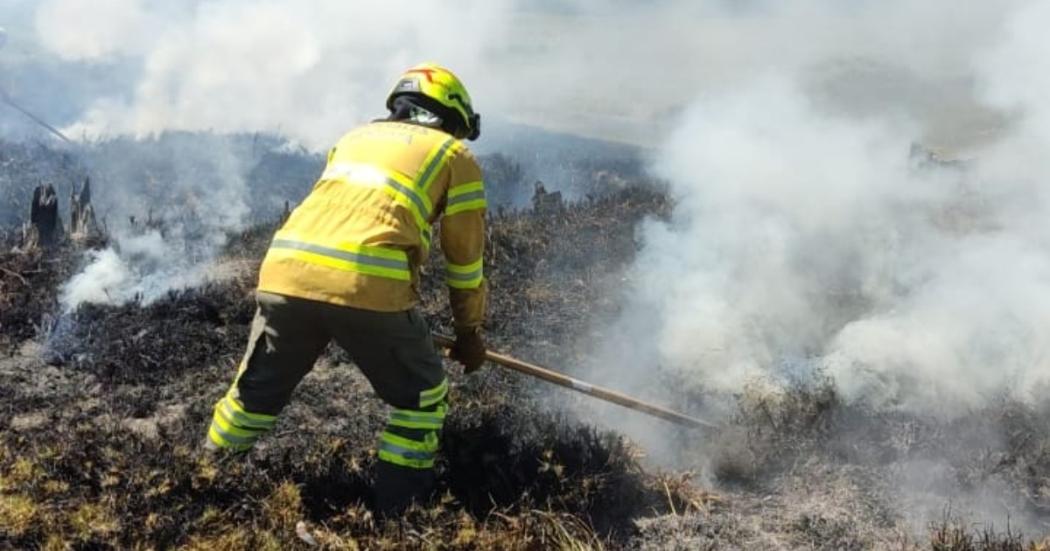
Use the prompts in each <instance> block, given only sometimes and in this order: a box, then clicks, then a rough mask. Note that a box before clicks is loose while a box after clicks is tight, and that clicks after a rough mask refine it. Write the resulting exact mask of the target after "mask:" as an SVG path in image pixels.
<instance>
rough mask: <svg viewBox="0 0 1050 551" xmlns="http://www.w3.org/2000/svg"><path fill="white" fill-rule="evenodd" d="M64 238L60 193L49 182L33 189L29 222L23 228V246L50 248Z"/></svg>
mask: <svg viewBox="0 0 1050 551" xmlns="http://www.w3.org/2000/svg"><path fill="white" fill-rule="evenodd" d="M61 238H62V220H61V219H60V218H59V217H58V194H57V193H55V188H53V187H51V185H49V184H45V185H40V186H37V187H36V189H34V190H33V202H32V204H31V205H30V207H29V223H28V224H26V225H25V226H24V227H23V229H22V248H23V249H27V250H28V249H33V248H36V247H43V248H48V247H52V246H54V245H55V244H57V243H58V242H59V240H60V239H61Z"/></svg>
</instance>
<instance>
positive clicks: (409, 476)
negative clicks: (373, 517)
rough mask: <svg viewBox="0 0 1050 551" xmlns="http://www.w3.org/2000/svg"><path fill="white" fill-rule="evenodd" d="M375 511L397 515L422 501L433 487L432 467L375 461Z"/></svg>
mask: <svg viewBox="0 0 1050 551" xmlns="http://www.w3.org/2000/svg"><path fill="white" fill-rule="evenodd" d="M375 472H376V482H375V487H374V488H373V490H374V492H375V511H376V514H378V515H379V516H381V517H386V518H391V517H393V516H396V515H399V514H401V513H402V512H404V510H405V509H407V508H408V506H409V505H411V504H412V502H413V501H415V502H416V503H423V502H424V501H426V499H427V498H428V497H430V492H431V491H433V489H434V478H435V477H434V469H413V468H411V467H402V466H400V465H394V464H393V463H387V462H386V461H378V462H376V471H375Z"/></svg>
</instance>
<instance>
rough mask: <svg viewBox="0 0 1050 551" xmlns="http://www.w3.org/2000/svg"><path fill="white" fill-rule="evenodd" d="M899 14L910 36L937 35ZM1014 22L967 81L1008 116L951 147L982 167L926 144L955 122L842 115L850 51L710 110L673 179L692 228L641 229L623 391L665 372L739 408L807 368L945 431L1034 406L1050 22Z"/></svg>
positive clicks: (611, 358) (620, 356)
mask: <svg viewBox="0 0 1050 551" xmlns="http://www.w3.org/2000/svg"><path fill="white" fill-rule="evenodd" d="M890 4H892V5H893V6H894V7H895V8H896V9H898V10H900V11H897V12H888V13H889V15H890V16H891V17H889V20H890V21H897V22H900V21H904V20H905V18H906V17H911V16H915V17H918V18H919V19H922V18H921V15H922V12H923V9H921V8H919V7H917V6H914V5H912V4H909V5H907V6H904V5H899V4H895V3H890ZM913 6H914V7H913ZM1013 6H1016V7H1013ZM1000 7H1006V6H1000ZM1011 7H1012V9H1008V10H1006V11H1005V13H1004V16H1003V17H1005V19H1002V20H1000V21H1002V22H1003V24H1002V26H1001V28H1000V29H999V30H998V32H996V33H991V34H988V33H986V34H982V35H980V36H979V37H977V39H976V40H975V41H974V43H975V44H976V45H977V46H979V48H978V49H974V50H971V51H967V53H968V55H969V56H970V57H969V62H968V64H957V66H958V67H963V68H966V69H967V72H965V73H962V74H961V76H960V77H959V79H960V80H962V81H964V82H965V81H972V82H976V83H977V85H976V87H975V88H976V89H977V90H979V91H980V95H977V96H973V99H972V100H973V102H974V103H975V105H978V108H980V106H979V103H981V102H983V103H984V104H985V105H986V106H987V107H985V108H984V109H985V112H988V110H990V109H997V110H1000V111H1001V112H1003V113H1004V115H1003V116H1002V117H998V118H997V117H993V116H986V115H980V114H979V113H978V114H977V115H980V116H983V117H984V119H983V120H984V121H985V122H984V123H983V124H984V127H983V128H981V129H980V130H981V132H979V133H980V134H981V135H979V136H948V137H947V138H948V140H947V141H952V140H953V139H954V140H955V141H956V142H965V143H967V144H968V145H969V147H970V149H969V151H967V152H966V153H964V155H966V156H968V157H972V158H971V159H970V160H969V161H968V162H965V163H956V164H951V163H938V162H931V160H930V159H929V158H927V154H926V152H924V151H923V150H922V149H921V148H913V143H915V142H917V141H922V140H923V139H925V138H928V136H929V133H928V132H929V128H930V125H931V124H936V122H935V121H934V122H933V123H931V120H930V118H929V117H924V116H922V115H923V113H922V112H915V111H914V110H907V111H905V112H904V113H903V114H902V113H901V112H900V111H894V110H891V109H869V110H860V111H857V110H851V109H842V108H841V105H839V103H838V102H840V101H842V99H843V98H835V97H829V96H828V95H827V94H826V93H823V92H825V91H826V90H820V89H815V88H814V86H815V85H814V71H818V72H819V71H820V70H822V69H823V68H826V67H828V65H827V62H828V61H833V60H836V59H842V57H843V56H847V59H848V56H849V55H850V54H851V53H852V50H851V45H850V43H849V42H842V43H836V42H834V41H833V42H831V43H822V44H820V46H822V48H823V50H822V51H820V52H819V53H820V54H822V55H823V57H820V56H817V57H814V58H813V60H812V61H813V63H812V64H811V65H810V66H809V67H799V68H800V69H804V70H800V71H794V70H774V71H769V72H768V73H767V75H766V76H762V77H758V78H755V79H752V80H751V81H750V82H748V83H746V84H744V85H741V86H737V87H734V88H732V89H730V90H727V91H726V93H712V94H709V95H707V96H705V97H702V98H701V99H699V100H698V101H696V102H695V103H694V104H693V105H692V107H690V108H689V109H688V110H687V111H686V112H685V113H684V114H683V115H682V116H681V117H680V121H679V124H678V126H677V129H676V131H675V133H674V134H673V135H672V136H671V138H670V139H669V140H668V142H667V144H666V145H665V147H663V148H662V150H661V152H660V154H659V157H658V159H657V161H656V163H655V169H656V171H657V172H658V173H659V174H660V175H661V176H663V177H664V178H666V179H667V180H668V182H669V183H670V185H671V188H672V191H673V193H674V195H675V197H676V205H675V210H674V213H673V216H672V219H671V220H670V221H669V222H667V223H663V222H652V223H650V224H648V225H647V226H646V227H645V228H644V230H643V232H642V238H643V241H644V244H645V245H644V248H643V249H642V251H641V253H640V254H639V258H638V260H637V262H636V264H635V267H634V269H633V274H632V277H633V280H634V281H635V282H636V284H635V285H634V286H633V287H632V288H631V292H630V293H629V297H630V298H629V303H628V304H627V306H626V308H625V311H624V313H623V315H622V317H621V318H620V319H619V321H617V322H616V323H615V324H614V330H613V331H612V334H614V335H632V336H634V337H633V338H631V339H629V344H628V343H623V342H616V343H607V344H605V345H604V348H605V350H606V354H605V356H604V358H605V361H604V362H602V363H603V370H604V372H605V373H606V376H608V375H607V374H608V372H609V371H610V370H615V371H616V372H617V373H621V374H623V378H624V379H625V380H626V384H631V385H638V386H640V387H644V386H645V384H644V383H645V382H646V381H650V380H652V374H651V373H649V372H647V371H646V370H645V369H644V368H642V367H641V366H646V365H659V366H661V367H662V368H663V369H664V370H666V371H670V372H676V373H679V374H683V375H684V376H685V378H686V380H692V381H703V384H704V385H705V386H707V387H708V388H710V389H713V390H716V391H722V392H727V393H732V392H739V391H740V389H742V388H743V387H744V385H745V384H746V383H747V382H748V381H752V380H755V379H763V380H774V381H776V380H783V378H784V377H788V376H794V375H797V373H796V372H797V370H798V366H799V365H803V366H809V367H808V368H806V369H818V368H821V369H823V371H824V372H826V373H827V374H829V375H831V376H832V377H833V379H834V381H835V384H836V385H837V386H838V388H839V390H840V391H841V393H842V394H843V396H844V397H846V398H847V399H848V400H851V401H864V402H866V403H870V404H872V405H875V406H877V407H880V408H886V407H890V408H902V409H905V410H908V411H912V412H919V413H932V414H937V415H947V416H954V415H958V414H962V413H964V412H966V411H968V410H970V409H971V408H974V407H978V406H980V405H982V404H985V403H987V401H988V399H989V398H992V397H1000V396H1010V397H1015V398H1018V399H1022V400H1032V399H1034V398H1036V397H1037V394H1038V389H1039V388H1040V385H1044V384H1046V383H1047V382H1048V381H1050V355H1048V354H1047V352H1048V348H1047V347H1048V345H1047V343H1050V238H1048V237H1047V236H1050V203H1048V201H1047V199H1048V197H1047V191H1046V190H1047V186H1046V182H1045V178H1046V174H1048V173H1050V172H1048V171H1047V168H1050V167H1048V166H1047V160H1046V156H1045V153H1044V152H1045V151H1046V149H1047V146H1048V145H1050V133H1048V132H1050V117H1048V114H1050V108H1048V107H1047V106H1046V105H1045V98H1046V97H1050V96H1048V94H1050V79H1047V77H1046V75H1047V74H1050V73H1048V72H1047V69H1048V67H1047V63H1048V62H1047V61H1046V56H1045V52H1046V51H1048V49H1047V48H1048V47H1050V43H1047V40H1046V38H1045V33H1044V32H1042V31H1041V30H1040V29H1041V28H1043V26H1044V25H1045V23H1047V22H1050V8H1048V7H1047V6H1046V5H1045V4H1041V3H1037V2H1032V3H1022V4H1012V3H1011ZM885 13H887V12H884V14H885ZM945 17H948V18H949V19H950V18H951V17H953V16H952V15H950V14H947V12H945ZM849 30H850V29H848V28H847V29H844V31H849ZM933 34H934V35H935V36H937V33H936V32H934V33H933ZM942 38H943V37H942ZM926 40H932V39H930V38H927V39H926ZM875 42H877V41H875ZM955 44H957V42H956V39H955V38H954V37H952V38H951V39H946V40H944V41H943V42H942V43H939V44H938V43H936V41H934V42H932V43H930V44H928V45H929V46H934V47H936V48H937V49H935V50H934V51H929V50H927V51H924V52H922V53H921V54H920V55H922V56H924V57H928V58H936V57H937V56H938V55H939V54H940V53H944V55H946V56H948V57H951V58H954V57H955V56H957V55H958V52H948V51H946V50H947V49H948V48H950V47H951V46H953V45H955ZM811 47H815V46H812V45H811ZM893 50H894V49H893V48H890V49H889V50H887V52H886V53H892V52H893ZM877 59H878V60H880V62H883V61H884V62H885V63H888V64H889V66H890V67H892V66H894V65H893V60H892V59H890V58H888V57H887V56H886V55H885V54H883V55H880V57H879V58H877ZM887 76H892V75H887ZM816 80H817V81H819V78H818V79H816ZM885 87H889V88H892V86H890V85H888V84H887V85H885V86H884V88H885ZM847 99H848V98H847ZM887 107H888V106H887ZM934 114H935V115H936V113H934ZM955 115H956V116H957V117H959V118H965V117H966V116H967V115H968V114H967V113H965V112H958V113H956V114H955ZM1007 121H1009V122H1007ZM964 127H965V125H960V126H958V128H964ZM639 336H644V338H638V337H639ZM617 366H620V368H617Z"/></svg>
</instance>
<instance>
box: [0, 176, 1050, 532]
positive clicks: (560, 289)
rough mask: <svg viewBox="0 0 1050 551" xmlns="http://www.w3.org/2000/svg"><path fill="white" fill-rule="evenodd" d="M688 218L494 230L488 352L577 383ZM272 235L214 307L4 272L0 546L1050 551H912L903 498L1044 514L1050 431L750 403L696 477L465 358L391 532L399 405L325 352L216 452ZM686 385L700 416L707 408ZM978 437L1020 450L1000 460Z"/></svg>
mask: <svg viewBox="0 0 1050 551" xmlns="http://www.w3.org/2000/svg"><path fill="white" fill-rule="evenodd" d="M669 209H670V205H669V202H668V200H667V198H666V197H665V196H664V195H663V194H662V193H661V192H660V191H659V188H658V187H652V186H629V187H625V188H622V189H618V190H613V191H610V192H608V193H604V194H601V195H600V196H597V197H593V198H588V199H585V200H583V201H580V202H577V203H573V204H571V205H564V206H563V208H557V207H555V208H549V209H546V210H545V211H544V212H535V211H514V212H508V213H505V212H496V213H493V214H491V215H490V226H489V236H488V246H489V249H488V251H487V257H486V274H487V277H488V278H489V283H490V286H491V289H492V294H491V296H492V298H491V302H490V306H489V313H490V320H491V321H490V322H489V324H488V327H487V337H488V339H489V344H490V345H491V346H492V347H493V348H495V349H498V350H501V351H505V352H508V353H511V354H515V355H520V356H521V357H523V358H528V359H534V360H536V361H539V362H541V363H550V364H552V365H558V366H559V367H561V368H563V369H567V370H571V369H572V360H573V357H572V354H571V353H568V352H564V351H565V350H571V349H572V347H573V344H574V343H575V342H576V341H577V339H578V338H579V337H580V334H579V333H580V331H581V329H580V328H582V327H585V326H586V325H587V321H588V320H589V319H590V318H591V317H592V316H600V315H608V314H612V313H615V310H616V304H615V302H614V301H609V300H607V299H605V298H604V297H603V293H605V292H606V291H607V290H608V289H609V288H610V285H615V281H616V279H617V277H618V274H620V273H622V270H623V269H624V267H625V266H626V265H627V263H629V262H630V261H631V258H632V257H633V254H634V251H635V250H636V247H637V243H636V242H635V227H636V225H637V223H638V222H639V221H640V220H641V219H643V218H644V217H647V216H654V217H666V216H667V215H668V213H669ZM274 228H275V226H274V225H273V224H264V225H260V226H258V227H255V228H253V229H251V230H249V231H247V232H245V233H242V234H238V235H233V236H231V239H230V243H229V245H228V247H227V252H226V254H225V255H224V257H223V258H222V259H221V261H220V263H221V264H223V265H224V267H225V268H226V269H225V270H223V271H222V273H223V274H224V275H223V276H221V277H216V279H215V280H214V281H212V282H210V283H208V284H205V285H203V286H201V287H198V288H194V289H187V290H179V291H172V292H170V293H169V294H168V295H166V296H164V297H162V298H161V299H159V300H157V301H155V302H153V303H151V304H148V305H142V304H134V303H132V304H126V305H122V306H94V305H85V306H82V307H80V308H79V309H78V310H77V311H76V312H73V313H70V314H61V313H60V310H59V305H58V299H57V296H58V293H59V287H60V284H61V283H62V282H63V281H65V280H66V279H68V277H69V275H70V274H71V273H73V272H74V271H75V269H76V268H77V267H78V263H79V262H80V257H81V253H80V252H78V251H76V250H75V249H73V248H71V247H68V246H67V247H65V248H60V249H57V250H54V251H49V252H39V251H36V252H31V253H22V252H4V253H2V255H0V268H2V269H0V548H17V549H21V548H44V549H70V548H74V549H125V548H173V547H175V548H184V549H292V548H309V547H320V548H331V549H358V548H361V549H373V548H448V549H488V548H494V549H551V548H562V549H586V548H612V549H619V548H637V549H721V548H749V549H757V548H799V549H869V548H897V549H915V548H930V549H938V550H970V549H974V550H977V549H981V550H993V549H996V550H998V549H1002V550H1014V549H1045V548H1047V547H1046V546H1045V545H1041V544H1037V543H1035V542H1034V541H1032V540H1031V539H1030V538H1031V536H1037V535H1038V534H1032V533H1031V530H1029V531H1028V532H1025V535H1027V536H1028V537H1025V535H1023V534H1022V533H1021V531H1020V530H1018V529H1016V528H1012V527H1009V526H998V527H995V526H988V525H984V524H976V523H974V522H972V521H970V520H968V518H967V517H966V516H965V515H962V516H960V515H957V514H955V512H954V511H953V510H952V504H951V503H950V502H947V503H943V504H942V506H943V507H944V509H943V515H941V517H939V519H938V520H937V521H936V522H932V523H929V525H928V526H926V527H925V528H924V529H923V530H920V532H923V533H924V536H923V537H918V538H916V537H914V532H911V531H909V530H907V529H906V528H904V527H905V526H906V525H907V524H908V521H909V519H908V518H907V516H908V514H907V512H906V511H907V510H908V509H907V508H906V506H905V505H902V503H901V501H900V500H899V499H898V498H892V497H888V496H889V495H890V494H891V492H890V489H889V488H888V487H887V486H888V485H889V483H887V482H886V481H885V480H884V479H885V478H886V477H885V476H884V475H885V472H886V471H887V470H888V469H892V468H895V467H893V466H894V465H899V464H900V463H901V462H902V461H921V460H923V459H925V458H927V457H952V458H953V460H952V461H949V463H950V464H949V465H948V466H947V467H944V469H943V470H946V471H947V472H948V473H949V474H948V475H946V476H948V477H949V478H952V479H953V480H955V481H956V482H959V481H961V483H962V485H963V486H965V485H966V484H970V487H972V488H977V487H980V486H981V485H982V483H984V482H986V481H989V480H993V479H994V480H996V481H999V482H1001V483H1003V484H1005V485H1006V486H1008V487H1010V488H1012V489H1015V490H1017V492H1016V493H1019V494H1020V495H1022V496H1024V500H1025V502H1026V504H1027V511H1028V512H1029V513H1031V514H1033V515H1035V516H1036V517H1039V516H1041V515H1042V516H1043V518H1045V514H1046V509H1045V507H1046V506H1047V505H1048V504H1050V503H1048V499H1050V482H1048V481H1050V438H1047V433H1048V431H1047V429H1046V428H1045V426H1044V425H1046V423H1047V422H1048V421H1050V414H1048V413H1047V412H1045V411H1039V410H1035V409H1032V408H1031V407H1028V406H1024V405H1020V404H1013V403H1009V402H1003V403H1002V404H1000V406H999V407H996V408H994V409H993V410H989V411H980V412H974V413H973V415H972V416H970V417H968V418H966V419H964V420H961V421H957V423H962V424H965V425H967V426H965V427H953V426H951V425H950V424H948V425H946V424H944V423H940V422H937V421H933V420H923V419H917V418H909V417H907V416H905V415H902V414H888V413H882V412H873V411H865V410H864V408H863V407H862V406H857V405H847V404H843V403H841V402H840V401H839V400H838V398H837V397H836V396H835V395H834V392H833V391H832V390H830V387H829V386H827V385H820V384H815V385H808V386H799V387H798V388H787V389H781V390H780V391H778V392H773V393H767V392H757V391H756V392H753V393H752V392H745V393H744V394H743V395H741V396H737V397H735V398H734V399H735V400H736V404H737V406H736V407H737V409H736V413H735V414H734V415H733V416H732V417H731V418H730V419H729V420H728V421H727V424H726V427H725V428H724V429H723V430H721V431H717V432H715V433H713V434H710V435H708V436H707V437H705V438H700V437H695V438H692V437H691V436H690V435H681V437H682V439H683V442H684V443H683V444H682V447H683V448H684V449H683V450H680V451H681V453H682V454H684V455H686V456H688V455H689V454H690V453H692V452H695V454H696V455H697V456H703V457H705V458H707V459H706V461H707V463H706V464H704V465H697V466H696V471H694V470H691V469H692V468H693V466H685V467H683V468H682V469H681V470H680V471H677V470H663V469H658V468H656V467H654V466H652V465H651V463H649V462H647V461H645V460H644V459H643V458H642V456H643V455H644V453H643V450H640V449H639V448H638V447H637V446H636V445H635V444H633V443H632V442H631V441H630V440H628V439H627V438H626V437H624V436H622V435H621V434H618V433H616V432H613V431H607V430H599V429H597V428H594V426H593V425H592V424H591V423H588V422H587V420H586V419H585V418H584V419H582V420H581V418H580V417H579V416H577V415H575V414H572V413H570V412H567V411H563V410H561V409H558V408H556V407H551V403H552V401H551V400H549V399H548V398H549V393H550V392H551V391H550V390H549V387H547V386H545V385H544V384H543V383H538V382H535V381H532V380H528V379H525V378H523V377H520V376H517V375H515V374H510V373H507V372H504V371H501V370H499V369H497V368H493V367H489V368H487V369H486V370H484V371H483V372H481V373H479V374H476V375H472V376H470V377H464V376H462V375H461V374H460V372H459V369H458V367H456V366H455V365H452V364H449V365H447V368H448V370H449V372H450V374H451V379H452V382H453V388H452V391H451V392H452V397H451V399H452V403H453V409H452V412H451V414H450V417H449V419H448V421H447V423H446V429H445V431H444V434H443V448H442V449H443V452H442V457H441V459H440V462H439V464H438V473H439V482H438V488H437V491H436V492H435V494H434V495H433V497H432V498H431V499H430V500H429V501H428V502H426V503H423V504H421V505H420V506H418V507H415V508H413V509H411V510H409V511H408V512H406V513H405V514H404V515H403V516H401V517H399V518H397V519H386V520H384V519H379V518H377V517H376V516H375V515H373V514H372V512H371V501H372V497H371V493H370V492H371V490H370V488H371V484H372V467H373V465H374V463H375V457H374V449H373V444H374V441H375V437H376V435H377V433H378V431H379V430H380V428H381V427H382V425H383V423H384V421H385V407H384V406H383V405H382V404H381V402H380V401H379V400H378V398H376V397H375V396H374V394H373V393H372V391H371V389H370V388H369V387H368V384H367V382H366V381H365V380H364V379H363V377H362V376H361V375H360V374H359V373H357V372H356V370H355V369H354V368H353V366H352V364H351V363H350V361H349V358H347V357H346V356H345V354H343V353H342V352H341V351H339V350H338V349H336V348H330V349H329V350H328V351H326V353H325V354H324V355H323V356H322V358H321V359H320V361H319V362H318V365H317V366H316V368H315V369H314V371H313V372H312V373H311V374H310V375H309V376H308V377H307V378H306V379H305V380H304V382H303V383H302V384H301V385H300V387H299V388H298V389H297V391H296V393H295V395H294V397H293V400H292V403H291V404H290V405H289V407H288V408H287V409H286V410H285V411H284V412H283V413H282V415H281V417H280V420H279V422H278V424H277V427H276V428H275V430H274V431H273V432H272V433H271V434H269V435H267V436H266V437H265V438H264V439H262V440H261V441H260V443H259V444H258V445H257V446H256V448H255V449H254V450H253V451H252V452H250V453H249V454H246V455H244V456H237V457H219V458H218V459H213V458H208V457H203V456H201V455H200V454H199V450H198V446H199V444H200V443H201V441H202V438H203V435H204V431H205V429H206V427H207V424H208V422H209V419H210V414H211V406H212V404H214V402H215V401H216V400H218V398H219V397H220V396H221V395H222V393H223V392H224V391H225V390H226V387H227V385H228V384H229V382H230V380H231V378H232V375H233V373H234V371H235V369H236V364H237V362H238V361H239V358H240V354H241V353H242V350H243V346H244V344H245V340H246V338H247V333H248V325H249V322H250V320H251V317H252V314H253V311H254V305H253V301H252V296H253V290H254V280H255V275H256V269H257V264H258V260H259V259H260V258H261V256H262V254H263V252H264V251H265V248H266V246H267V242H268V239H269V237H270V235H271V233H272V231H273V230H274ZM9 249H10V247H9V246H5V247H4V250H5V251H7V250H9ZM439 257H440V255H439V254H435V255H433V258H432V262H431V264H430V265H429V266H427V267H426V269H425V272H426V273H425V274H424V282H423V288H422V292H423V296H424V303H423V306H422V309H423V311H424V313H425V314H426V316H427V317H428V319H429V321H430V323H431V326H432V328H434V329H436V330H442V331H446V332H448V331H449V330H450V327H449V321H450V320H449V312H448V307H447V299H446V298H445V290H444V287H443V285H442V283H441V278H440V277H438V275H439V274H441V273H442V267H441V261H440V258H439ZM668 383H669V384H674V385H676V386H677V387H679V388H680V392H681V393H682V395H683V399H684V400H685V401H687V402H688V399H689V398H690V393H692V392H696V393H697V397H698V398H699V396H700V394H702V393H703V390H702V389H696V390H694V386H693V384H692V382H690V381H669V382H668ZM975 427H976V428H975ZM982 431H987V432H988V433H993V432H994V433H995V434H996V435H1000V436H1001V435H1005V436H1003V437H1002V438H1003V439H1005V442H1002V443H1001V445H997V446H995V447H994V448H992V447H989V446H983V447H982V445H981V444H980V443H979V442H978V440H980V438H981V435H982V434H984V433H983V432H982ZM957 434H975V435H976V436H973V437H972V438H973V440H972V441H971V440H966V439H960V438H957V437H956V435H957ZM694 436H695V435H694ZM685 442H688V443H685ZM711 450H716V451H715V452H714V453H712V451H711ZM701 469H704V470H706V471H707V474H706V475H703V476H698V474H699V473H698V472H697V471H699V470H701Z"/></svg>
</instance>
